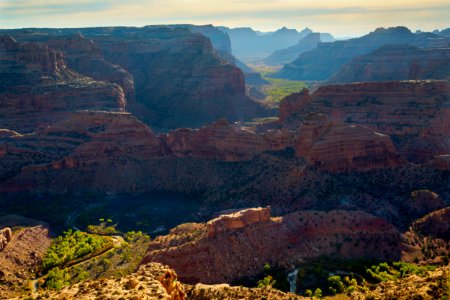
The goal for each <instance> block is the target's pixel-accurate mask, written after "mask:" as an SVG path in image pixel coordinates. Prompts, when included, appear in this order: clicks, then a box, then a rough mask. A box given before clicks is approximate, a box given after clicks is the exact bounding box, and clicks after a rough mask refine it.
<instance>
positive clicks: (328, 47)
mask: <svg viewBox="0 0 450 300" xmlns="http://www.w3.org/2000/svg"><path fill="white" fill-rule="evenodd" d="M389 44H410V45H413V46H416V47H421V48H430V47H448V45H449V44H450V39H448V38H445V37H441V36H437V35H435V34H432V33H420V34H414V33H412V32H411V31H410V30H409V29H407V28H405V27H393V28H387V29H384V28H378V29H376V30H375V31H373V32H371V33H369V34H367V35H365V36H363V37H360V38H355V39H350V40H345V41H336V42H333V43H322V44H320V45H319V46H318V47H317V48H316V49H314V50H312V51H309V52H306V53H303V54H301V55H300V57H299V58H298V59H296V60H295V61H293V62H292V63H289V64H287V65H285V66H284V67H283V69H282V70H280V71H279V72H278V73H277V74H276V76H277V77H281V78H287V79H295V80H327V79H328V78H330V77H331V76H332V75H333V74H335V73H336V72H337V71H339V69H340V68H341V67H342V66H343V65H345V64H346V63H349V62H350V61H351V60H352V59H353V58H355V57H356V56H361V55H366V54H368V53H370V52H371V51H373V50H375V49H377V48H379V47H381V46H383V45H389Z"/></svg>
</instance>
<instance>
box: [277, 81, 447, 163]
mask: <svg viewBox="0 0 450 300" xmlns="http://www.w3.org/2000/svg"><path fill="white" fill-rule="evenodd" d="M449 96H450V85H449V83H448V82H447V81H389V82H379V83H378V82H373V83H355V84H346V85H331V86H323V87H320V88H319V89H318V90H316V91H315V92H314V93H312V94H309V92H308V91H306V90H305V91H302V92H300V93H297V94H293V95H290V96H288V97H286V98H285V99H284V100H283V101H282V102H281V104H280V121H281V122H283V124H285V126H288V127H292V128H297V127H298V126H300V124H301V122H302V120H303V118H304V117H305V116H306V115H307V114H309V113H311V112H315V113H322V114H325V115H327V116H329V117H330V118H331V119H332V120H336V121H342V122H345V123H346V124H351V125H363V126H367V127H369V128H371V129H372V130H375V131H376V132H379V133H381V134H388V135H390V136H391V137H393V140H394V143H395V145H396V147H397V150H398V151H399V153H400V154H401V155H402V156H403V157H405V158H407V159H408V160H412V161H421V162H423V161H428V160H431V159H432V158H433V156H434V155H445V154H448V152H449V149H450V144H449V143H450V139H449V131H448V128H449V127H448V126H449V117H448V115H449V108H448V105H449Z"/></svg>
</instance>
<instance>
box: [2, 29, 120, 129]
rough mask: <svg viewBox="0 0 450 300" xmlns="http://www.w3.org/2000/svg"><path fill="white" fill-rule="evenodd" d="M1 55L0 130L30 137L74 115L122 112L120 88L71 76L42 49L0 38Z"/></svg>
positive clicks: (56, 56) (58, 55)
mask: <svg viewBox="0 0 450 300" xmlns="http://www.w3.org/2000/svg"><path fill="white" fill-rule="evenodd" d="M0 54H1V55H0V62H1V64H0V128H5V129H10V130H15V131H19V132H21V133H24V132H31V131H33V130H35V129H36V128H45V127H46V126H48V125H51V124H53V123H55V122H58V121H61V120H64V119H65V118H67V117H68V115H69V114H70V113H71V112H74V111H77V110H83V109H99V110H111V111H122V110H124V109H125V104H126V100H125V95H124V92H123V90H122V88H121V87H120V86H118V85H116V84H112V83H107V82H99V81H94V80H92V79H91V78H88V77H85V76H82V75H80V74H78V73H75V72H74V71H72V70H70V69H69V68H68V67H67V64H66V61H65V60H64V56H63V54H62V52H60V51H55V50H52V49H50V48H49V47H48V46H47V45H46V44H42V43H22V42H17V41H16V40H14V39H13V38H12V37H10V36H0Z"/></svg>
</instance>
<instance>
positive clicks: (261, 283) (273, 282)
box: [258, 275, 277, 288]
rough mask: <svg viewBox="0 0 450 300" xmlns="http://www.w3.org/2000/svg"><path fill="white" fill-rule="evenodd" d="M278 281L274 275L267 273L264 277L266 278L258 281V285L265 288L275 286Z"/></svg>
mask: <svg viewBox="0 0 450 300" xmlns="http://www.w3.org/2000/svg"><path fill="white" fill-rule="evenodd" d="M276 283H277V281H276V280H275V279H273V277H272V276H270V275H267V276H266V277H264V279H261V280H259V281H258V287H259V288H263V287H267V286H270V287H273V286H274V285H276Z"/></svg>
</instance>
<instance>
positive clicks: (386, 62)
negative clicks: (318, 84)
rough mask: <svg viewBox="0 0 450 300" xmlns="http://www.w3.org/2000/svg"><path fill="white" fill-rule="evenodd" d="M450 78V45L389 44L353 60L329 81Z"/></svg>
mask: <svg viewBox="0 0 450 300" xmlns="http://www.w3.org/2000/svg"><path fill="white" fill-rule="evenodd" d="M449 78H450V48H426V49H421V48H417V47H414V46H410V45H386V46H382V47H380V48H378V49H377V50H374V51H372V52H371V53H369V54H367V55H364V56H360V57H357V58H355V59H353V60H352V61H351V62H349V63H348V64H346V65H344V66H343V67H342V68H341V69H340V70H339V71H338V72H337V73H336V74H335V75H334V76H333V77H331V78H330V80H328V83H350V82H363V81H388V80H411V79H449Z"/></svg>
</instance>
